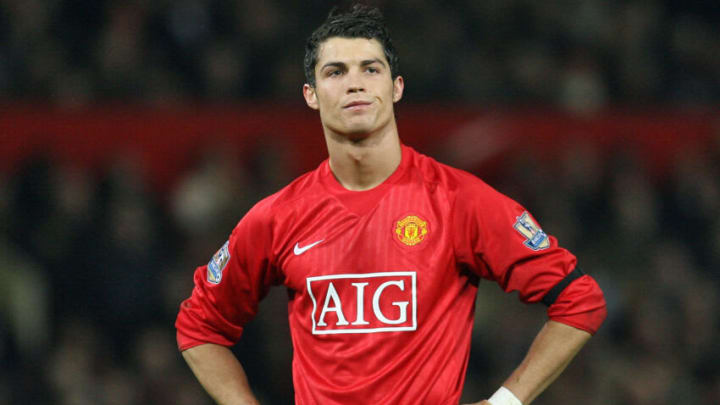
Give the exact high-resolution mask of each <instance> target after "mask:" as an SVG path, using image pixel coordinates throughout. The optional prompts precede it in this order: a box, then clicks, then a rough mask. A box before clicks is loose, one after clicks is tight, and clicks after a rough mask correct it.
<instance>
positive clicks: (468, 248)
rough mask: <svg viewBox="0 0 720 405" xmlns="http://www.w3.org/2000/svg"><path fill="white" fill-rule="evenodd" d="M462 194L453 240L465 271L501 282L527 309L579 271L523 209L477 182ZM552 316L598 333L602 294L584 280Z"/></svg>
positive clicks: (559, 301) (554, 306)
mask: <svg viewBox="0 0 720 405" xmlns="http://www.w3.org/2000/svg"><path fill="white" fill-rule="evenodd" d="M458 190H459V191H458V192H457V195H456V199H455V207H454V211H453V212H454V219H453V229H454V235H453V237H454V241H455V242H454V243H455V251H456V257H457V260H458V262H459V263H460V265H461V266H463V267H465V268H468V269H470V270H471V271H472V272H474V273H475V274H477V275H478V276H480V277H482V278H484V279H488V280H493V281H495V282H497V283H498V284H499V286H500V287H501V288H502V289H503V290H504V291H505V292H513V291H517V292H518V296H519V298H520V299H521V300H522V301H523V302H526V303H535V302H540V301H542V299H543V297H545V295H546V294H548V292H549V291H550V290H552V289H553V287H555V286H556V285H558V284H559V283H561V282H562V281H563V279H564V278H565V277H567V276H568V275H569V274H570V273H571V272H572V271H573V270H575V269H576V267H577V258H576V257H575V256H574V255H573V254H572V253H570V252H569V251H568V250H566V249H564V248H562V247H560V246H559V245H558V241H557V239H556V238H555V237H553V236H551V235H548V234H547V233H545V231H544V230H543V229H542V227H541V226H540V224H539V223H538V221H537V220H536V219H535V217H533V215H532V214H531V213H530V212H528V211H527V210H526V209H525V208H524V207H523V206H522V205H520V204H519V203H517V202H516V201H514V200H512V199H511V198H509V197H507V196H505V195H503V194H501V193H499V192H498V191H496V190H494V189H493V188H491V187H490V186H488V185H487V184H485V183H483V182H482V181H481V180H479V179H474V180H469V181H467V182H466V184H464V185H463V186H462V187H460V188H459V189H458ZM548 316H549V317H550V319H553V320H557V321H559V322H563V323H566V324H569V325H571V326H574V327H577V328H579V329H583V330H586V331H588V332H590V333H594V332H595V331H596V330H597V328H598V327H599V326H600V324H601V323H602V321H603V320H604V318H605V301H604V298H603V295H602V291H601V290H600V288H599V286H598V285H597V283H596V282H595V280H593V279H592V277H590V276H588V275H583V276H582V277H580V278H578V279H577V280H574V281H573V282H572V283H570V284H569V285H568V286H567V287H566V288H565V289H564V290H563V291H562V293H561V294H560V295H559V297H558V299H557V300H556V301H555V302H554V303H552V305H550V306H549V307H548Z"/></svg>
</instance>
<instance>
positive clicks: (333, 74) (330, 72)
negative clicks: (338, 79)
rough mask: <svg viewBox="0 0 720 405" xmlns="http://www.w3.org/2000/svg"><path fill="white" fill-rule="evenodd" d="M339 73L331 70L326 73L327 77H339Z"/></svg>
mask: <svg viewBox="0 0 720 405" xmlns="http://www.w3.org/2000/svg"><path fill="white" fill-rule="evenodd" d="M340 73H341V72H340V71H339V70H331V71H329V72H328V76H340Z"/></svg>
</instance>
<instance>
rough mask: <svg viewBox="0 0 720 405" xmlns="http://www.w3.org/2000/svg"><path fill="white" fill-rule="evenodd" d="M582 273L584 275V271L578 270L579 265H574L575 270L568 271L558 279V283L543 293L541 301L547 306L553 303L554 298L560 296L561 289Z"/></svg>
mask: <svg viewBox="0 0 720 405" xmlns="http://www.w3.org/2000/svg"><path fill="white" fill-rule="evenodd" d="M583 275H585V273H583V271H582V270H580V268H579V267H575V270H573V271H571V272H570V273H568V275H567V276H565V278H563V279H562V280H560V282H559V283H557V284H555V287H553V288H551V289H550V291H548V293H547V294H545V296H544V297H543V299H542V303H543V304H545V305H546V306H548V307H549V306H550V305H552V304H554V303H555V300H557V299H558V297H559V296H560V293H562V292H563V290H565V288H566V287H567V286H569V285H570V283H572V282H573V281H575V280H577V279H579V278H580V277H582V276H583Z"/></svg>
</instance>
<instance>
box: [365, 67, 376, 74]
mask: <svg viewBox="0 0 720 405" xmlns="http://www.w3.org/2000/svg"><path fill="white" fill-rule="evenodd" d="M367 71H368V73H377V72H379V71H378V69H377V68H374V67H368V68H367Z"/></svg>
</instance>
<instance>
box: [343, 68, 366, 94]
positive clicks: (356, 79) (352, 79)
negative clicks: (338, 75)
mask: <svg viewBox="0 0 720 405" xmlns="http://www.w3.org/2000/svg"><path fill="white" fill-rule="evenodd" d="M347 77H348V88H347V92H348V93H357V92H363V91H365V85H364V84H363V82H362V79H361V77H360V73H359V72H351V73H350V74H348V76H347Z"/></svg>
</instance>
